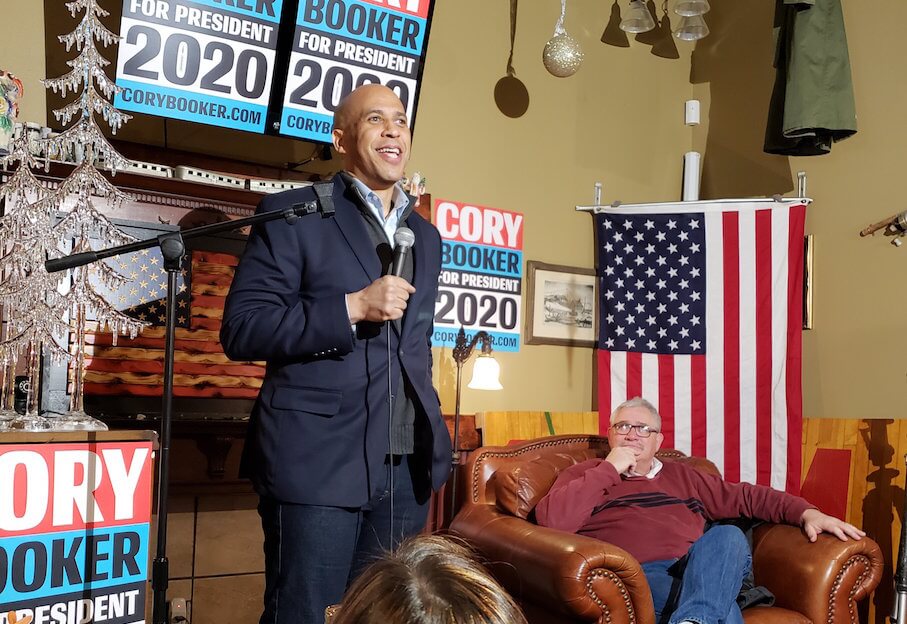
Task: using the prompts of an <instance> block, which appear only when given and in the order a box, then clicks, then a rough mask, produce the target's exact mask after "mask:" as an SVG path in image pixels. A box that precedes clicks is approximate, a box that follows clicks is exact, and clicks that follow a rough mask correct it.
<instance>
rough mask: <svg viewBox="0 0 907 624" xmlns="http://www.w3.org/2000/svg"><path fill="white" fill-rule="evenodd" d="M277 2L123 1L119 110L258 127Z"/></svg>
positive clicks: (269, 75)
mask: <svg viewBox="0 0 907 624" xmlns="http://www.w3.org/2000/svg"><path fill="white" fill-rule="evenodd" d="M282 8H283V0H227V1H224V0H124V1H123V19H122V21H121V23H120V36H121V37H122V40H121V41H120V45H119V48H120V51H119V56H118V58H117V79H116V83H117V85H119V86H120V87H122V88H123V90H122V91H121V92H120V93H118V94H117V96H116V97H115V98H114V106H116V107H117V108H119V109H122V110H128V111H135V112H138V113H147V114H149V115H160V116H163V117H169V118H171V119H182V120H184V121H194V122H198V123H203V124H210V125H216V126H221V127H225V128H235V129H237V130H247V131H251V132H263V131H264V130H265V119H266V117H267V111H268V99H269V98H270V95H271V80H272V77H273V75H274V61H275V56H276V50H277V34H278V30H279V28H278V27H279V24H280V13H281V10H282Z"/></svg>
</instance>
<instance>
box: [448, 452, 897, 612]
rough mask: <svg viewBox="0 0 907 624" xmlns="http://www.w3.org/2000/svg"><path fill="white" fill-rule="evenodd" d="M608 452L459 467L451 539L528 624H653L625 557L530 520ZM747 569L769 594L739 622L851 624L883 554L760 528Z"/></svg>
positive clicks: (500, 457)
mask: <svg viewBox="0 0 907 624" xmlns="http://www.w3.org/2000/svg"><path fill="white" fill-rule="evenodd" d="M607 451H608V441H607V439H606V438H602V437H598V436H588V435H563V436H553V437H550V438H542V439H539V440H533V441H531V442H526V443H523V444H520V445H515V446H509V447H483V448H480V449H478V450H477V451H475V452H474V453H472V455H471V456H470V457H469V459H468V462H467V464H466V465H465V466H463V467H461V469H462V470H463V472H464V474H463V479H462V482H463V483H464V488H463V489H464V490H465V492H464V493H463V498H465V500H461V503H462V507H461V509H460V512H459V513H458V514H457V515H456V517H455V518H454V520H453V522H452V523H451V531H452V532H454V533H456V534H459V535H460V536H461V537H463V538H464V539H466V540H467V541H468V542H470V543H471V544H472V545H473V546H474V547H475V548H477V549H478V550H479V552H480V553H481V554H482V555H483V556H484V557H485V558H486V559H487V560H488V562H489V566H490V567H491V569H492V571H493V572H494V574H495V576H497V577H498V579H499V580H500V581H501V583H502V584H503V585H504V586H505V587H506V588H507V589H508V590H509V591H510V592H511V593H512V594H513V595H514V597H515V598H516V599H517V600H518V601H519V602H520V604H521V605H522V606H523V608H524V610H525V611H526V615H527V617H528V618H529V621H530V622H532V623H533V624H535V623H541V622H609V623H612V624H619V623H628V624H629V623H639V624H654V622H655V612H654V607H653V604H652V595H651V593H650V592H649V587H648V584H647V583H646V579H645V576H644V575H643V572H642V569H641V568H640V566H639V563H638V562H637V561H636V560H635V559H634V558H633V557H632V556H631V555H630V554H629V553H627V552H626V551H624V550H621V549H620V548H617V547H616V546H613V545H611V544H609V543H607V542H602V541H599V540H595V539H592V538H589V537H585V536H582V535H574V534H569V533H565V532H562V531H557V530H555V529H549V528H546V527H540V526H538V525H536V524H535V523H534V522H533V521H532V520H531V518H532V509H533V508H534V506H535V504H537V503H538V501H539V500H540V499H541V498H542V496H544V494H545V493H546V492H547V491H548V489H549V488H550V487H551V485H552V484H553V483H554V479H555V478H556V476H557V473H558V471H559V470H561V469H563V468H565V467H567V466H570V465H572V464H574V463H577V462H579V461H584V460H586V459H589V458H591V457H603V456H604V455H605V454H607ZM658 456H659V458H661V459H662V460H667V461H687V462H691V463H692V464H694V466H695V467H697V468H699V469H702V470H707V471H712V472H715V473H717V472H718V471H717V469H716V468H715V466H714V465H713V464H712V463H711V462H709V461H708V460H705V459H699V458H687V457H685V456H684V455H683V454H682V453H680V452H678V451H673V450H662V451H660V452H659V455H658ZM753 570H754V574H755V582H756V584H757V585H763V586H765V587H767V588H768V589H769V590H770V591H771V592H772V593H774V595H775V605H774V606H773V607H753V608H750V609H746V610H745V611H744V619H745V620H746V622H747V624H770V623H775V622H777V623H779V624H780V623H782V622H783V623H785V624H810V623H812V624H832V623H834V624H840V623H842V622H852V623H854V624H855V623H856V622H857V621H858V620H857V609H856V603H857V601H859V600H861V599H862V598H865V597H866V596H868V595H869V593H870V592H872V590H873V589H875V587H876V586H877V585H878V584H879V580H880V579H881V575H882V554H881V551H880V550H879V547H878V545H877V544H876V543H875V542H874V541H872V540H871V539H869V538H864V539H862V540H860V541H848V542H842V541H840V540H838V539H837V538H835V537H832V536H828V535H820V536H819V539H818V541H817V542H816V543H812V544H811V543H809V541H807V539H806V538H805V537H804V536H803V534H802V533H801V532H800V529H799V528H797V527H792V526H783V525H777V524H763V525H760V526H758V527H757V528H756V530H755V532H754V537H753Z"/></svg>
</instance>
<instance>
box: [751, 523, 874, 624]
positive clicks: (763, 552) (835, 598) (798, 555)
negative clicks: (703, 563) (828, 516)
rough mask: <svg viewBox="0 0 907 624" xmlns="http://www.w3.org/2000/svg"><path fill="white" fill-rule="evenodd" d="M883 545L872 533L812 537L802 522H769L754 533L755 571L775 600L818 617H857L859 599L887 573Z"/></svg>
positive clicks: (831, 619) (833, 619)
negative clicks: (854, 537)
mask: <svg viewBox="0 0 907 624" xmlns="http://www.w3.org/2000/svg"><path fill="white" fill-rule="evenodd" d="M882 565H883V561H882V551H881V550H880V549H879V546H878V544H876V543H875V542H874V541H873V540H872V539H870V538H868V537H864V538H863V539H861V540H859V541H854V540H849V541H846V542H842V541H841V540H839V539H838V538H837V537H834V536H832V535H826V534H822V535H819V538H818V539H817V540H816V541H815V542H812V543H811V542H810V541H809V540H808V539H807V538H806V536H805V535H804V534H803V533H802V532H801V530H800V529H799V528H798V527H793V526H788V525H780V524H767V525H762V526H759V527H757V528H756V530H755V532H754V535H753V571H754V577H755V581H756V584H757V585H764V586H765V587H767V588H768V589H769V590H770V591H771V592H772V593H773V594H775V598H776V602H775V604H776V606H779V607H783V608H785V609H791V610H794V611H799V612H800V613H802V614H803V615H805V616H806V617H808V618H809V619H810V620H811V621H813V622H856V621H857V616H856V602H857V601H858V600H860V599H862V598H864V597H866V596H867V595H868V594H869V592H871V591H872V589H873V588H875V586H876V585H878V583H879V581H880V580H881V577H882Z"/></svg>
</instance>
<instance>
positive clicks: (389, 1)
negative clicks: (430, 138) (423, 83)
mask: <svg viewBox="0 0 907 624" xmlns="http://www.w3.org/2000/svg"><path fill="white" fill-rule="evenodd" d="M432 2H433V0H299V8H298V10H297V12H296V31H295V34H294V37H293V43H292V48H291V52H290V66H289V68H288V73H287V79H286V90H285V92H284V98H283V110H282V113H281V119H280V133H281V134H285V135H289V136H294V137H299V138H302V139H307V140H310V141H319V142H324V143H330V142H331V128H332V126H333V122H334V111H335V110H336V109H337V105H338V104H339V103H340V100H341V99H342V98H343V97H344V96H346V95H347V94H349V93H350V91H352V90H353V89H355V88H356V87H359V86H362V85H364V84H383V85H385V86H387V87H389V88H391V89H393V90H394V92H396V94H397V95H398V96H399V97H400V100H402V102H403V106H404V107H405V108H406V113H407V117H408V118H409V121H410V125H412V123H413V119H414V118H415V113H416V97H417V95H418V89H419V81H420V78H421V75H422V65H423V61H424V57H425V47H426V43H427V41H428V28H429V20H430V16H431V7H432Z"/></svg>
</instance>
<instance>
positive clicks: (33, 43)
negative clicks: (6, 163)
mask: <svg viewBox="0 0 907 624" xmlns="http://www.w3.org/2000/svg"><path fill="white" fill-rule="evenodd" d="M3 13H4V21H5V23H6V24H7V26H8V27H7V28H6V29H5V30H6V32H5V33H4V36H3V43H2V44H0V69H5V70H6V71H8V72H12V73H13V74H15V75H16V76H18V77H19V79H20V80H22V85H23V86H24V87H25V95H24V97H23V98H22V100H21V101H20V102H19V121H35V122H38V123H40V124H41V125H46V123H47V104H46V102H47V98H46V97H45V95H44V93H45V92H44V85H42V84H41V83H40V82H39V80H40V79H41V78H44V77H45V75H44V37H43V33H44V5H43V4H42V3H41V2H37V1H36V0H28V1H27V2H5V3H4V6H3Z"/></svg>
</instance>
